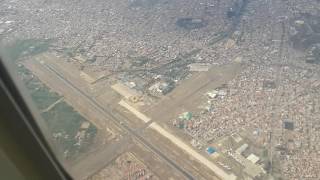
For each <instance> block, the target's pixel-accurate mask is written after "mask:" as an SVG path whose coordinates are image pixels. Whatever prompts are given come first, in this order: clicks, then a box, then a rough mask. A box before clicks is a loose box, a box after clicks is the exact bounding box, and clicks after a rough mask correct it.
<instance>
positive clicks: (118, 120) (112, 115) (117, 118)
mask: <svg viewBox="0 0 320 180" xmlns="http://www.w3.org/2000/svg"><path fill="white" fill-rule="evenodd" d="M42 66H43V67H45V68H46V69H47V70H49V71H50V72H52V73H53V74H55V75H56V76H57V77H58V78H59V79H60V80H61V81H63V82H64V83H65V84H66V85H67V86H69V87H70V88H72V89H73V90H74V92H77V93H78V94H79V95H80V96H82V97H83V98H86V99H87V100H88V101H89V102H90V104H91V105H92V107H94V108H96V109H97V110H99V111H100V112H101V113H102V114H103V115H104V116H105V117H106V118H107V119H110V120H112V121H113V122H114V123H115V124H116V125H117V126H118V127H119V128H121V129H123V130H125V132H127V133H128V134H130V135H132V137H133V138H134V139H136V140H137V141H138V142H140V143H141V144H143V145H144V146H145V147H146V148H148V149H149V150H150V151H152V152H153V153H155V154H156V155H157V156H158V157H160V158H161V159H162V160H164V161H165V162H166V163H167V164H168V165H170V166H171V167H173V168H174V169H176V170H177V171H178V172H180V173H181V174H183V175H184V176H185V177H186V178H187V179H190V180H191V179H194V177H193V176H192V175H191V174H189V173H188V172H187V171H185V170H184V169H182V168H181V167H180V166H179V165H178V164H176V163H175V162H174V161H172V160H171V159H169V158H168V157H167V156H166V155H164V154H163V153H162V152H161V151H160V150H159V149H157V148H156V147H155V146H154V145H152V144H151V143H149V142H148V141H147V140H146V139H145V138H144V137H143V136H141V135H140V134H139V133H138V132H137V131H135V130H134V129H132V128H130V127H128V126H127V125H125V124H124V123H123V122H125V119H126V117H124V116H123V115H122V114H121V113H120V112H117V111H115V110H109V109H105V108H104V107H103V106H101V105H100V104H99V103H98V102H97V101H96V100H95V99H93V98H91V97H90V96H89V95H87V94H86V93H85V92H83V91H82V90H81V89H79V88H78V87H76V86H75V85H74V84H72V82H70V81H69V80H67V79H66V78H64V77H63V76H62V75H61V74H60V73H59V72H58V71H57V70H55V69H54V67H52V66H50V65H49V64H46V63H42Z"/></svg>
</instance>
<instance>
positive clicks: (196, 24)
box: [176, 18, 208, 30]
mask: <svg viewBox="0 0 320 180" xmlns="http://www.w3.org/2000/svg"><path fill="white" fill-rule="evenodd" d="M176 25H177V26H178V27H181V28H184V29H187V30H193V29H200V28H203V27H205V26H207V25H208V22H207V21H205V20H203V19H198V18H180V19H178V20H177V22H176Z"/></svg>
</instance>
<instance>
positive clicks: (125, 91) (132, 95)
mask: <svg viewBox="0 0 320 180" xmlns="http://www.w3.org/2000/svg"><path fill="white" fill-rule="evenodd" d="M111 88H112V89H113V90H115V91H116V92H117V93H119V94H120V95H121V96H123V97H124V98H125V99H127V100H130V101H131V102H134V103H136V102H138V101H139V99H140V98H141V94H140V93H139V92H138V91H136V90H134V89H131V88H129V87H128V86H126V85H124V84H122V83H117V84H115V85H113V86H111Z"/></svg>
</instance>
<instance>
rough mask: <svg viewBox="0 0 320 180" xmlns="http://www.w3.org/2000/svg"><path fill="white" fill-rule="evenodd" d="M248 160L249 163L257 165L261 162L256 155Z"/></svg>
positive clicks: (250, 156) (251, 155)
mask: <svg viewBox="0 0 320 180" xmlns="http://www.w3.org/2000/svg"><path fill="white" fill-rule="evenodd" d="M247 159H248V160H249V161H251V162H252V163H253V164H256V163H257V162H258V161H259V160H260V158H259V157H258V156H256V155H254V154H250V155H249V156H248V157H247Z"/></svg>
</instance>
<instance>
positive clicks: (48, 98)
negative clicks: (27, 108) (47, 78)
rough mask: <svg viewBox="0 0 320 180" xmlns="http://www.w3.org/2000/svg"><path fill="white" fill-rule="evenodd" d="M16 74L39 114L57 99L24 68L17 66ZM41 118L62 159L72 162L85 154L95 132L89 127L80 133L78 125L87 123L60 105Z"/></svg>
mask: <svg viewBox="0 0 320 180" xmlns="http://www.w3.org/2000/svg"><path fill="white" fill-rule="evenodd" d="M18 72H19V75H20V76H21V79H22V80H23V82H24V83H25V85H26V87H27V89H28V91H29V94H30V96H31V97H32V100H33V101H34V104H35V106H36V107H37V108H38V109H39V111H40V112H42V111H43V110H45V109H47V108H48V107H49V106H50V105H52V104H53V103H55V102H56V101H57V100H59V99H60V98H61V96H60V95H59V94H57V93H55V92H52V91H51V90H50V89H49V88H48V87H47V86H45V85H44V84H43V83H42V82H41V81H40V80H39V79H38V78H37V77H35V76H34V75H33V74H32V73H31V72H30V71H29V70H28V69H26V68H25V67H23V66H21V65H20V66H19V67H18ZM41 115H42V117H43V119H44V120H45V122H46V123H47V125H48V128H49V130H50V131H51V135H52V137H51V138H53V139H54V140H55V142H56V144H57V145H58V148H59V149H60V150H61V152H63V156H64V157H65V158H66V159H73V158H75V157H76V156H77V154H79V153H82V152H86V151H87V150H88V148H89V147H90V145H91V143H92V142H93V140H94V137H95V135H96V133H97V128H96V127H95V126H94V125H93V124H91V123H90V125H89V127H88V128H85V129H82V130H81V129H80V126H81V124H82V123H84V122H88V121H87V120H86V119H85V118H84V117H82V116H81V115H80V114H79V113H78V112H76V111H75V110H74V109H73V107H71V106H70V105H68V104H67V103H66V102H64V101H61V102H59V103H57V104H56V105H55V106H53V107H52V108H51V109H50V110H49V111H46V112H43V113H41ZM79 134H82V138H81V140H80V141H81V143H80V144H79V138H78V137H76V136H77V135H79Z"/></svg>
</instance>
